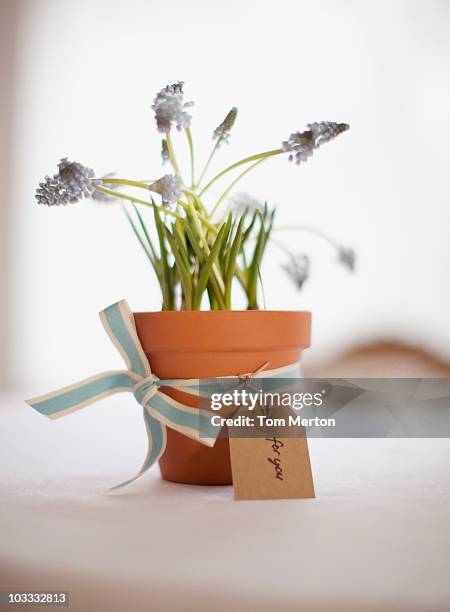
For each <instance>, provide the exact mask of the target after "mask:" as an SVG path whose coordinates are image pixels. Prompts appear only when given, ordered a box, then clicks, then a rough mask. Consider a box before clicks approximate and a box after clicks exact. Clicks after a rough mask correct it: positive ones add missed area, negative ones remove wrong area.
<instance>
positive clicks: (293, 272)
mask: <svg viewBox="0 0 450 612" xmlns="http://www.w3.org/2000/svg"><path fill="white" fill-rule="evenodd" d="M309 269H310V261H309V257H308V256H307V255H291V258H290V260H289V261H288V263H287V264H284V265H283V270H285V272H286V273H287V275H288V276H289V278H290V279H291V280H292V282H293V283H294V284H295V286H296V287H297V289H301V288H302V287H303V285H304V283H305V281H307V280H308V278H309Z"/></svg>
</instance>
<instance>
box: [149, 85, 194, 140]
mask: <svg viewBox="0 0 450 612" xmlns="http://www.w3.org/2000/svg"><path fill="white" fill-rule="evenodd" d="M183 84H184V83H183V82H182V81H179V82H178V83H174V84H173V85H167V86H166V87H164V89H161V91H160V92H158V93H157V94H156V97H155V99H154V100H153V105H152V109H153V111H154V112H155V119H156V126H157V128H158V130H159V131H160V132H163V133H164V134H165V133H167V132H169V131H170V130H171V128H172V124H175V126H176V128H177V130H181V129H182V128H188V127H189V126H190V125H191V116H190V115H189V113H187V112H186V108H188V107H189V106H192V105H193V102H184V94H183Z"/></svg>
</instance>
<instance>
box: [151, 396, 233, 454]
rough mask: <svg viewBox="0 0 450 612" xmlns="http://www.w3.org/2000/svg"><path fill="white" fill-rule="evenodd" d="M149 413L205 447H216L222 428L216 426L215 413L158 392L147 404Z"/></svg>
mask: <svg viewBox="0 0 450 612" xmlns="http://www.w3.org/2000/svg"><path fill="white" fill-rule="evenodd" d="M145 406H146V408H147V409H148V411H149V413H150V414H151V415H152V416H153V417H155V419H157V420H158V421H160V422H161V423H163V424H164V425H167V427H170V428H171V429H175V431H178V432H179V433H182V434H183V435H185V436H187V437H188V438H192V439H194V440H196V441H197V442H200V443H201V444H204V445H205V446H214V444H215V442H216V439H217V436H218V435H219V432H220V430H221V427H220V426H218V425H214V424H213V421H212V417H213V416H214V413H212V412H209V411H207V410H199V409H198V408H193V407H192V406H186V405H185V404H181V403H180V402H177V401H176V400H174V399H173V398H171V397H169V396H168V395H166V394H165V393H162V392H161V391H158V392H157V393H156V394H155V395H153V396H152V397H151V398H149V400H148V401H147V402H146V405H145Z"/></svg>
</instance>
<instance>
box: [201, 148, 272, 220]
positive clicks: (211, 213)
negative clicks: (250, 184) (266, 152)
mask: <svg viewBox="0 0 450 612" xmlns="http://www.w3.org/2000/svg"><path fill="white" fill-rule="evenodd" d="M266 159H267V157H263V158H262V159H258V161H257V162H255V163H254V164H252V165H251V166H249V167H248V168H246V169H245V170H244V171H243V172H241V174H239V175H238V176H237V177H236V178H235V179H234V181H232V182H231V183H230V185H229V186H228V187H227V188H226V189H225V191H224V192H223V193H222V195H221V196H220V198H219V199H218V200H217V202H216V204H215V205H214V207H213V209H212V210H211V212H210V216H211V217H213V216H214V213H215V212H216V210H217V209H218V208H219V206H220V205H221V204H222V202H223V201H224V200H225V198H226V197H227V195H228V194H229V193H230V191H231V190H232V189H234V187H235V185H236V183H238V182H239V181H240V180H241V178H242V177H243V176H245V175H246V174H247V173H248V172H250V170H253V168H255V167H256V166H257V165H258V164H260V163H262V162H263V161H265V160H266Z"/></svg>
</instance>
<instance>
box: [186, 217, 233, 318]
mask: <svg viewBox="0 0 450 612" xmlns="http://www.w3.org/2000/svg"><path fill="white" fill-rule="evenodd" d="M225 231H226V224H224V225H222V227H221V229H220V231H219V233H218V235H217V238H216V239H215V241H214V244H213V245H212V248H211V251H210V253H209V255H208V257H207V259H206V261H205V263H204V265H203V267H202V269H201V272H200V277H199V279H198V284H197V288H196V291H195V295H194V301H193V308H194V310H199V309H200V305H201V301H202V295H203V292H204V291H205V289H206V286H207V284H208V280H209V277H210V276H211V271H212V267H213V265H214V263H215V261H216V259H217V257H218V255H219V252H220V248H221V246H222V241H223V237H224V234H225Z"/></svg>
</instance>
